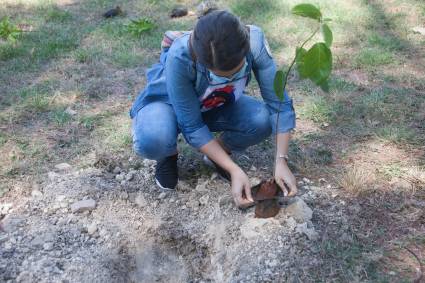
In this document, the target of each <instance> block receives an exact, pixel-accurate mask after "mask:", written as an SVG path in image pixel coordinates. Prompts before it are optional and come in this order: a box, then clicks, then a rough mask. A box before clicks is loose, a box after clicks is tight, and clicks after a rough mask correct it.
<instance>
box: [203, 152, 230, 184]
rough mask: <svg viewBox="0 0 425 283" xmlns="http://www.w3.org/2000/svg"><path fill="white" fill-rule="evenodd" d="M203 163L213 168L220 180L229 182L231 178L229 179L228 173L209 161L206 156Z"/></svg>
mask: <svg viewBox="0 0 425 283" xmlns="http://www.w3.org/2000/svg"><path fill="white" fill-rule="evenodd" d="M204 163H205V164H207V165H208V166H210V167H213V168H214V169H215V171H217V173H218V175H220V177H222V178H224V179H226V180H227V181H229V182H230V180H231V177H230V174H229V172H227V171H226V170H224V169H223V168H222V167H221V166H220V165H218V164H217V163H215V162H214V161H212V160H211V159H209V158H208V156H206V155H204Z"/></svg>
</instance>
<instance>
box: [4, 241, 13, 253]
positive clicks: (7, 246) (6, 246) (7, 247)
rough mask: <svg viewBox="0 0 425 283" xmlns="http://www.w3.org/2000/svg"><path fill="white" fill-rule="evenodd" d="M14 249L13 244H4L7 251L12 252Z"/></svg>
mask: <svg viewBox="0 0 425 283" xmlns="http://www.w3.org/2000/svg"><path fill="white" fill-rule="evenodd" d="M12 248H13V244H12V243H11V242H6V243H5V244H4V249H5V250H6V251H8V250H11V249H12Z"/></svg>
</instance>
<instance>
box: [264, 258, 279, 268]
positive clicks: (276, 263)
mask: <svg viewBox="0 0 425 283" xmlns="http://www.w3.org/2000/svg"><path fill="white" fill-rule="evenodd" d="M278 263H279V262H278V261H277V260H276V259H272V260H269V261H268V264H267V265H268V266H269V267H276V266H277V265H278Z"/></svg>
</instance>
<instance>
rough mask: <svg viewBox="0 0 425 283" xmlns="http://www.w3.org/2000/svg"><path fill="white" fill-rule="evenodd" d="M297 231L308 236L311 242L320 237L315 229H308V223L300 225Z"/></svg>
mask: <svg viewBox="0 0 425 283" xmlns="http://www.w3.org/2000/svg"><path fill="white" fill-rule="evenodd" d="M295 231H296V232H297V233H300V234H304V235H306V236H307V238H308V239H309V240H310V241H314V240H316V239H317V238H318V237H319V234H318V233H317V232H316V231H315V230H314V229H313V228H308V227H307V223H302V224H298V225H297V228H296V229H295Z"/></svg>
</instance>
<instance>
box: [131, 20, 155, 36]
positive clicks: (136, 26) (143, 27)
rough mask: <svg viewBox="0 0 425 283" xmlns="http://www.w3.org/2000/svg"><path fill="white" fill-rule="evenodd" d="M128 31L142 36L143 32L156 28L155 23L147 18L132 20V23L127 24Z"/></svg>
mask: <svg viewBox="0 0 425 283" xmlns="http://www.w3.org/2000/svg"><path fill="white" fill-rule="evenodd" d="M126 27H127V31H128V32H129V33H131V34H133V35H135V36H140V35H141V34H142V33H144V32H147V31H150V30H151V29H153V28H155V24H154V23H153V22H152V21H151V20H150V19H147V18H140V19H137V20H131V23H129V24H127V25H126Z"/></svg>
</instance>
